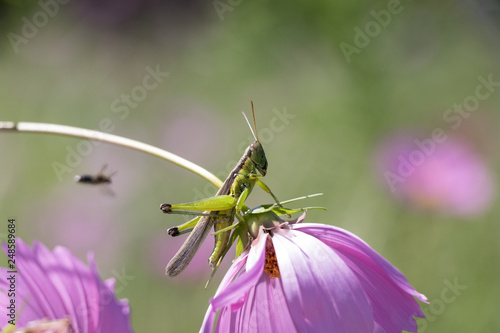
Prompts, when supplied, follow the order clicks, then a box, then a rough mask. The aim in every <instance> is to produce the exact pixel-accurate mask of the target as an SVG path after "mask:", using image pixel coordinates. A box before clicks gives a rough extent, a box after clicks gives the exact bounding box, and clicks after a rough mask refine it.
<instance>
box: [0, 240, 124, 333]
mask: <svg viewBox="0 0 500 333" xmlns="http://www.w3.org/2000/svg"><path fill="white" fill-rule="evenodd" d="M4 250H5V252H7V251H6V246H5V245H4ZM88 261H89V263H90V267H87V266H86V265H85V264H84V263H83V262H82V261H80V260H79V259H77V258H76V257H74V256H73V255H72V254H71V253H70V252H69V250H68V249H66V248H64V247H56V248H55V249H54V251H50V250H48V249H47V248H46V247H45V246H44V245H42V244H40V243H37V242H35V243H34V244H33V248H30V247H29V246H27V245H26V244H25V243H24V242H23V241H22V240H20V239H17V240H16V253H15V263H16V269H17V271H18V273H17V274H15V275H14V278H13V279H11V280H7V279H5V278H2V279H0V291H1V292H0V307H1V308H2V309H7V311H9V312H8V313H7V316H9V314H10V315H11V316H10V317H8V318H7V319H9V320H11V319H14V318H15V319H16V322H15V323H16V329H20V328H26V329H27V328H29V329H30V330H27V331H29V332H74V333H79V332H80V333H87V332H88V333H95V332H103V333H110V332H119V333H128V332H133V331H132V328H131V326H130V320H129V312H130V309H129V305H128V301H127V300H117V299H116V298H115V296H114V283H115V281H114V279H108V280H106V281H102V280H101V278H100V277H99V273H98V271H97V267H96V265H95V263H94V259H93V256H92V255H91V254H89V256H88ZM7 271H8V270H7V269H6V268H0V273H1V275H2V277H6V276H12V274H11V273H7ZM11 284H14V285H15V288H14V289H15V296H14V295H12V294H11V296H10V297H9V296H8V291H9V289H12V286H11ZM11 299H14V300H15V303H14V304H15V310H13V309H12V306H11ZM9 306H10V307H11V308H9ZM14 314H15V317H14ZM13 317H14V318H13ZM56 329H57V330H56Z"/></svg>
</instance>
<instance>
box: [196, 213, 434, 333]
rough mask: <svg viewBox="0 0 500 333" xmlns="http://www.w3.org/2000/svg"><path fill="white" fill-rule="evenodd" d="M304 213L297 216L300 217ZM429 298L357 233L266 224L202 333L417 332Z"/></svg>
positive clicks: (232, 272) (225, 284)
mask: <svg viewBox="0 0 500 333" xmlns="http://www.w3.org/2000/svg"><path fill="white" fill-rule="evenodd" d="M303 218H304V215H303V216H301V217H300V218H299V219H297V220H296V221H291V222H294V223H295V222H300V221H301V220H302V219H303ZM414 297H416V298H418V299H419V300H421V301H423V302H427V299H426V297H425V296H424V295H422V294H420V293H418V292H417V291H415V289H414V288H413V287H412V286H411V285H410V284H409V283H408V281H407V280H406V278H405V277H404V276H403V274H401V273H400V272H399V271H398V270H397V269H396V268H395V267H394V266H392V265H391V264H390V263H389V262H388V261H387V260H385V259H384V258H383V257H382V256H380V255H379V254H378V253H377V252H375V251H374V250H373V249H371V248H370V247H369V246H368V245H367V244H366V243H365V242H363V241H362V240H361V239H359V238H358V237H357V236H355V235H354V234H352V233H350V232H348V231H346V230H343V229H340V228H336V227H333V226H329V225H323V224H314V223H308V224H303V225H300V224H281V225H279V226H278V227H277V228H275V229H274V230H272V231H271V232H266V231H264V228H262V227H261V229H260V232H259V236H258V238H257V239H256V240H255V241H254V242H253V244H252V246H251V248H250V250H247V251H245V252H244V253H243V254H242V255H241V256H240V257H238V259H236V261H235V262H234V263H233V265H232V266H231V268H230V269H229V271H228V273H227V274H226V276H225V277H224V279H223V280H222V282H221V285H220V286H219V288H218V290H217V292H216V294H215V297H214V298H212V299H211V300H210V306H209V308H208V310H207V313H206V315H205V320H204V322H203V326H202V328H201V330H200V332H212V329H213V326H214V321H215V317H216V313H217V311H220V314H219V317H218V319H217V323H216V327H215V332H290V333H291V332H336V333H341V332H345V333H367V332H387V333H395V332H401V330H407V331H410V332H416V330H417V324H416V322H415V319H414V318H413V317H414V316H415V317H424V315H423V313H422V311H421V310H420V306H419V304H418V302H417V301H416V300H415V298H414Z"/></svg>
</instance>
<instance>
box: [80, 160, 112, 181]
mask: <svg viewBox="0 0 500 333" xmlns="http://www.w3.org/2000/svg"><path fill="white" fill-rule="evenodd" d="M107 167H108V165H107V164H105V165H104V166H103V167H102V169H101V171H99V172H98V173H97V174H96V175H89V174H84V175H76V176H75V182H77V183H82V184H92V185H99V184H111V177H112V176H113V175H114V174H115V173H116V171H115V172H113V173H112V174H110V175H109V176H108V175H105V174H104V170H106V168H107Z"/></svg>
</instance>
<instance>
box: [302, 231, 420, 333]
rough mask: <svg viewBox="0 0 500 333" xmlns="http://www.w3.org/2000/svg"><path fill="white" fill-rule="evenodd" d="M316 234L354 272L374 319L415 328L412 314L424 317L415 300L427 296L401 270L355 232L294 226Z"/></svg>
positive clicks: (395, 328)
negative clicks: (364, 292) (412, 284)
mask: <svg viewBox="0 0 500 333" xmlns="http://www.w3.org/2000/svg"><path fill="white" fill-rule="evenodd" d="M294 229H295V230H301V231H303V232H306V233H308V234H311V235H314V236H315V237H318V238H319V239H321V240H322V241H324V242H325V243H326V244H328V245H329V246H331V247H332V248H333V249H334V250H335V251H336V252H337V253H338V255H339V256H340V257H341V258H342V259H343V260H344V261H345V262H346V263H347V265H348V266H349V267H350V269H351V270H352V271H353V272H354V273H355V274H356V276H357V277H358V279H359V281H360V282H361V283H362V285H363V287H364V288H365V290H366V292H367V295H368V297H369V299H370V303H371V304H372V307H373V315H374V319H375V321H376V322H377V324H378V325H380V327H381V328H383V329H384V331H385V332H387V333H392V332H401V330H403V329H404V330H407V331H411V332H414V331H416V330H417V324H416V322H415V320H414V318H413V317H424V315H423V313H422V312H421V310H420V306H419V304H418V302H416V301H415V299H414V298H413V297H412V296H415V297H417V298H418V299H420V300H421V301H423V302H426V301H427V298H426V297H425V296H424V295H422V294H420V293H418V292H417V291H416V290H415V289H414V288H413V287H412V286H411V285H410V284H409V283H408V281H407V280H406V278H405V277H404V275H403V274H401V272H399V271H398V270H397V269H396V268H395V267H394V266H392V265H391V264H390V263H389V262H388V261H387V260H386V259H384V258H383V257H382V256H380V255H379V254H378V253H377V252H375V251H374V250H373V249H372V248H370V247H369V246H368V245H367V244H366V243H365V242H363V241H362V240H361V239H359V238H358V237H357V236H355V235H354V234H352V233H350V232H348V231H346V230H343V229H340V228H336V227H332V226H325V225H319V224H307V225H302V226H297V227H294Z"/></svg>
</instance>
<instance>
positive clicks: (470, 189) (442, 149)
mask: <svg viewBox="0 0 500 333" xmlns="http://www.w3.org/2000/svg"><path fill="white" fill-rule="evenodd" d="M376 157H377V162H376V163H377V168H378V173H379V176H380V177H383V178H384V181H385V182H386V186H388V187H389V189H390V190H391V193H392V194H393V195H394V196H395V197H396V198H398V199H400V200H402V201H403V202H405V203H406V204H408V205H409V206H411V207H413V208H417V209H420V210H425V211H433V212H438V213H442V214H445V215H455V216H462V217H467V216H474V215H478V214H481V213H483V212H484V211H486V210H487V209H488V208H489V207H490V206H491V203H492V202H493V198H494V196H495V186H494V184H495V181H494V177H493V175H492V173H491V171H490V169H489V168H488V166H487V165H486V163H485V161H484V160H483V159H482V158H481V156H479V155H478V154H477V153H475V152H474V151H473V150H472V149H471V148H470V146H469V145H467V144H466V143H465V142H464V141H462V140H459V139H457V138H454V137H443V140H441V141H440V142H435V141H432V140H431V139H429V138H427V139H420V140H419V139H417V138H416V137H415V136H411V135H394V136H393V137H391V138H390V139H389V140H387V141H385V142H384V143H383V144H382V145H381V147H380V148H379V149H378V151H377V156H376Z"/></svg>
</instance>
